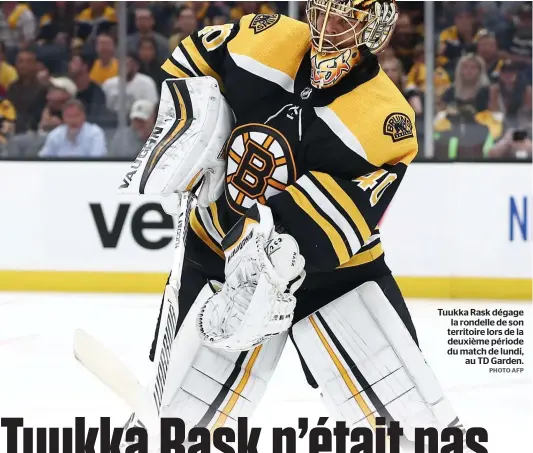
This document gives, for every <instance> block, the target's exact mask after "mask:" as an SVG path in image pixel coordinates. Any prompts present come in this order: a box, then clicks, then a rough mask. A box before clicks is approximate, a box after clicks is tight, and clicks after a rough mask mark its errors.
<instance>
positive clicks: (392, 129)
mask: <svg viewBox="0 0 533 453" xmlns="http://www.w3.org/2000/svg"><path fill="white" fill-rule="evenodd" d="M383 134H384V135H388V136H389V137H391V138H392V141H393V142H399V141H401V140H405V139H406V138H410V137H413V123H412V121H411V118H409V117H408V116H407V115H406V114H405V113H398V112H394V113H391V114H390V115H389V116H387V118H385V122H384V123H383Z"/></svg>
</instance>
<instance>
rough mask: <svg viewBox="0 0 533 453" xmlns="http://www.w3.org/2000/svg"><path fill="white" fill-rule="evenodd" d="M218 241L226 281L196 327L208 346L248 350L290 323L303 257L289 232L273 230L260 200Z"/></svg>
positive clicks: (208, 302) (269, 212)
mask: <svg viewBox="0 0 533 453" xmlns="http://www.w3.org/2000/svg"><path fill="white" fill-rule="evenodd" d="M222 245H223V248H224V254H225V255H226V268H225V276H226V281H225V283H224V285H223V286H222V289H221V290H220V291H218V292H217V293H216V294H215V295H213V296H212V297H210V298H209V299H208V300H207V301H206V302H205V303H204V305H203V307H202V309H201V310H200V313H199V315H198V318H197V327H198V332H199V334H200V337H201V338H202V340H203V341H204V343H205V344H207V345H209V346H212V347H216V348H223V349H228V350H234V351H238V350H248V349H251V348H253V347H255V346H257V345H259V344H261V343H263V342H264V341H265V340H267V339H268V338H270V337H272V336H273V335H278V334H280V333H282V332H285V331H286V330H288V329H289V327H290V326H291V324H292V320H293V317H294V308H295V306H296V298H295V297H294V295H293V293H294V292H295V291H296V290H297V289H298V288H299V287H300V286H301V284H302V283H303V280H304V278H305V271H304V266H305V260H304V258H303V256H302V255H300V253H299V248H298V244H297V242H296V240H295V239H294V238H293V237H292V236H290V235H288V234H278V233H276V231H275V229H274V220H273V218H272V212H271V211H270V208H269V207H267V206H263V205H259V204H257V205H255V206H254V207H253V208H251V209H250V211H249V213H248V214H247V216H246V217H244V218H243V220H242V221H240V222H239V223H238V224H237V225H236V226H235V227H234V228H232V230H231V231H230V232H229V233H228V234H227V235H226V237H225V238H224V241H223V243H222Z"/></svg>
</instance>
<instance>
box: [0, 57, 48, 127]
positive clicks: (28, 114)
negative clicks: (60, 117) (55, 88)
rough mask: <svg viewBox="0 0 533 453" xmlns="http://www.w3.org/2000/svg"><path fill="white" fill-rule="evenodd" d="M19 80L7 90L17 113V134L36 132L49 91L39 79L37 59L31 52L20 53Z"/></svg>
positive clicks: (18, 64) (17, 63) (17, 67)
mask: <svg viewBox="0 0 533 453" xmlns="http://www.w3.org/2000/svg"><path fill="white" fill-rule="evenodd" d="M15 68H16V70H17V73H18V80H17V81H16V82H13V83H12V84H11V85H10V86H9V88H8V90H7V98H8V99H9V100H10V101H11V103H12V104H13V105H14V106H15V110H16V111H17V123H16V127H15V129H16V131H17V134H23V133H25V132H27V131H36V130H37V127H38V125H39V121H40V119H41V113H42V111H43V108H44V106H45V104H46V92H47V89H46V87H45V86H43V85H42V84H41V83H40V82H39V80H38V78H37V57H36V56H35V52H33V51H31V50H22V51H20V52H19V53H18V55H17V59H16V62H15Z"/></svg>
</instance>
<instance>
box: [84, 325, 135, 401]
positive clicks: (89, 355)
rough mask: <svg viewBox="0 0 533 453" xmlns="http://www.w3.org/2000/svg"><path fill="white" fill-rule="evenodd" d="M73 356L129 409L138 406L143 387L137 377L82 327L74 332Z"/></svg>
mask: <svg viewBox="0 0 533 453" xmlns="http://www.w3.org/2000/svg"><path fill="white" fill-rule="evenodd" d="M74 356H75V357H76V359H77V360H78V361H79V362H80V363H81V364H82V365H83V366H84V367H85V368H86V369H87V370H89V371H90V372H91V373H92V374H94V375H95V376H96V377H97V378H98V379H100V381H101V382H102V383H103V384H104V385H106V386H107V387H108V388H109V389H110V390H111V391H113V392H114V393H115V394H116V395H118V396H119V397H120V398H122V400H123V401H124V402H125V403H126V404H128V406H130V408H131V409H133V410H135V409H137V408H138V407H139V403H140V401H139V398H140V397H141V395H142V394H143V392H144V389H143V387H142V386H141V384H139V381H138V380H137V378H136V377H135V376H134V375H133V373H132V372H131V371H130V370H129V369H128V367H127V366H126V365H125V364H124V363H123V362H122V361H121V360H120V359H119V358H118V357H117V356H116V355H115V354H113V353H112V352H111V351H110V350H109V349H108V348H106V347H105V346H104V345H103V344H102V343H100V342H99V341H98V340H96V339H95V338H94V337H93V336H92V335H90V334H88V333H87V332H85V331H84V330H82V329H78V330H76V332H75V333H74Z"/></svg>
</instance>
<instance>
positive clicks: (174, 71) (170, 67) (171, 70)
mask: <svg viewBox="0 0 533 453" xmlns="http://www.w3.org/2000/svg"><path fill="white" fill-rule="evenodd" d="M161 68H162V69H163V70H164V71H165V72H166V73H168V74H170V75H173V76H174V77H178V78H184V77H189V76H188V75H187V74H185V73H184V72H183V71H182V70H181V69H180V68H178V67H177V66H176V65H174V64H172V62H171V61H170V60H166V61H165V62H164V63H163V65H162V66H161Z"/></svg>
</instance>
